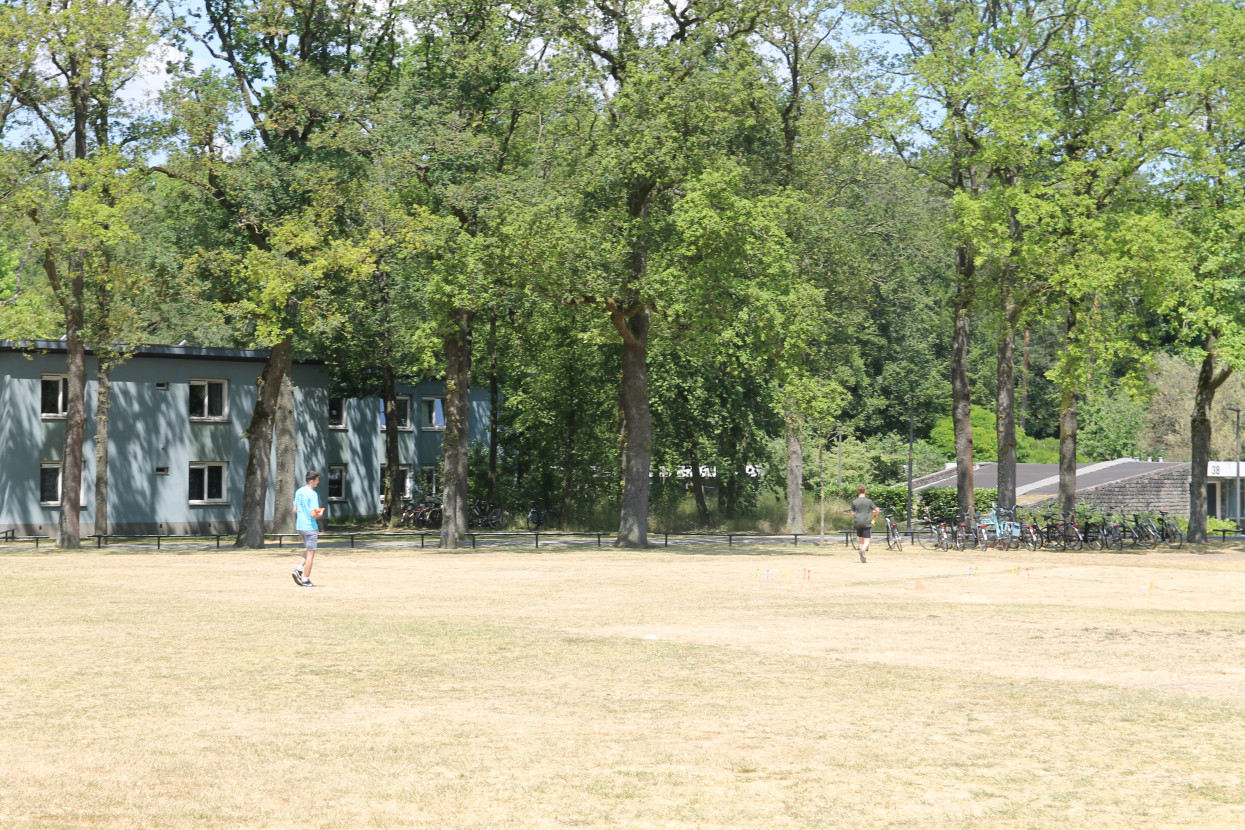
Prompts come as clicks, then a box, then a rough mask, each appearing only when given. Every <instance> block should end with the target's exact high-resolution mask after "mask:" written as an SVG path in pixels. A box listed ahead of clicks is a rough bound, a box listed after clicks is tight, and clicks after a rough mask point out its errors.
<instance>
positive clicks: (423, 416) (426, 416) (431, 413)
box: [419, 395, 445, 432]
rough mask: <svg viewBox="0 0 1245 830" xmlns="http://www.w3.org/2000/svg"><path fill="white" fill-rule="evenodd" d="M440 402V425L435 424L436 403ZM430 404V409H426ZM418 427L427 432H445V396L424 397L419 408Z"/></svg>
mask: <svg viewBox="0 0 1245 830" xmlns="http://www.w3.org/2000/svg"><path fill="white" fill-rule="evenodd" d="M437 401H440V402H441V423H440V424H439V425H438V424H437V423H436V419H437V418H436V402H437ZM428 404H432V408H431V409H430V408H429V407H428ZM419 426H420V429H423V430H425V431H427V432H445V396H444V395H424V399H423V400H422V401H421V402H420V407H419Z"/></svg>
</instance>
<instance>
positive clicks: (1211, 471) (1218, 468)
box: [1206, 461, 1240, 478]
mask: <svg viewBox="0 0 1245 830" xmlns="http://www.w3.org/2000/svg"><path fill="white" fill-rule="evenodd" d="M1237 467H1238V464H1237V462H1235V461H1212V462H1210V463H1209V464H1207V465H1206V476H1207V478H1236V477H1237V476H1238V475H1240V471H1239V470H1238V469H1237Z"/></svg>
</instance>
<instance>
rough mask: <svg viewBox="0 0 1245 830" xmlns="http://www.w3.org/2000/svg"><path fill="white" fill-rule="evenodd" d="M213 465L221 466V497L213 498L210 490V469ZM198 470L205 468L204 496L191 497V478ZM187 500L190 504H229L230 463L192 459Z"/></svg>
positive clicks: (187, 486)
mask: <svg viewBox="0 0 1245 830" xmlns="http://www.w3.org/2000/svg"><path fill="white" fill-rule="evenodd" d="M211 467H220V498H215V499H214V498H212V497H211V494H210V493H209V492H208V472H207V471H208V469H209V468H211ZM196 470H203V496H204V497H203V498H202V499H192V498H190V479H191V478H192V477H193V476H194V474H195V471H196ZM186 501H187V503H188V504H192V505H201V504H229V464H228V463H227V462H225V461H192V462H190V468H189V475H188V476H187V478H186Z"/></svg>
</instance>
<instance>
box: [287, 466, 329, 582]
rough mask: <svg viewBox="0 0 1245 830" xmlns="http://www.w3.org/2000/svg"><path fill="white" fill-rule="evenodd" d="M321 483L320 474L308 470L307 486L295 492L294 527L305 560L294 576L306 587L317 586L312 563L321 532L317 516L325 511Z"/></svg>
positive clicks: (295, 570) (295, 579)
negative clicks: (300, 541)
mask: <svg viewBox="0 0 1245 830" xmlns="http://www.w3.org/2000/svg"><path fill="white" fill-rule="evenodd" d="M319 484H320V474H319V473H317V472H316V471H315V470H308V471H307V486H306V487H300V488H298V492H297V493H295V494H294V516H295V519H294V529H295V530H297V531H298V536H299V538H301V539H302V540H303V561H302V562H300V563H299V564H298V567H297V568H295V569H294V571H293V573H292V576H293V577H294V582H295V584H298V585H301V586H303V587H304V588H314V587H315V586H314V585H312V584H311V565H312V563H313V562H315V559H316V542H317V540H318V538H319V533H320V524H319V523H318V522H317V521H316V517H318V516H320V515H321V514H322V513H323V512H324V511H322V510H321V509H320V496H319V495H318V494H317V493H316V487H318V486H319Z"/></svg>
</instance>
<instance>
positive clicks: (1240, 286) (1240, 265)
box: [1165, 2, 1245, 542]
mask: <svg viewBox="0 0 1245 830" xmlns="http://www.w3.org/2000/svg"><path fill="white" fill-rule="evenodd" d="M1170 20H1171V21H1172V22H1173V23H1174V24H1176V25H1178V26H1179V30H1178V33H1179V34H1180V35H1181V39H1180V42H1179V45H1180V47H1181V48H1180V49H1179V50H1178V51H1177V54H1178V55H1179V57H1180V59H1181V60H1180V61H1179V62H1178V63H1176V65H1175V66H1174V67H1173V68H1174V71H1175V73H1176V77H1177V78H1178V79H1179V80H1180V81H1181V82H1182V87H1183V93H1184V94H1182V95H1179V96H1176V97H1175V99H1174V101H1173V105H1172V107H1171V108H1170V109H1169V110H1168V113H1167V114H1168V115H1169V116H1172V117H1175V118H1179V123H1181V124H1182V125H1183V127H1184V130H1183V134H1182V140H1181V141H1179V142H1178V143H1176V145H1175V147H1174V152H1173V153H1172V154H1171V156H1170V158H1171V159H1172V166H1171V169H1170V170H1169V171H1167V173H1168V175H1167V176H1165V182H1166V183H1167V184H1169V185H1173V186H1174V190H1175V192H1176V194H1177V206H1178V209H1179V211H1180V215H1181V217H1182V219H1183V222H1184V224H1185V226H1186V228H1187V229H1188V231H1189V234H1190V237H1189V238H1190V249H1191V255H1192V257H1193V260H1194V278H1193V279H1192V280H1190V281H1188V282H1187V283H1185V284H1183V285H1180V286H1179V287H1178V288H1177V289H1176V290H1173V291H1171V292H1169V294H1168V295H1167V298H1168V303H1167V307H1168V310H1169V312H1170V313H1172V314H1173V315H1174V316H1175V317H1176V319H1177V321H1178V323H1179V325H1180V326H1181V328H1182V329H1184V331H1185V332H1187V339H1188V340H1189V341H1191V345H1192V347H1193V348H1192V350H1191V351H1192V355H1193V357H1194V359H1195V360H1197V361H1198V362H1199V363H1200V370H1199V372H1198V375H1197V384H1196V392H1195V398H1194V405H1193V412H1192V413H1191V416H1190V424H1189V426H1190V433H1191V443H1192V476H1191V477H1190V482H1189V534H1188V535H1189V540H1190V541H1191V542H1204V541H1206V515H1207V505H1206V474H1207V464H1208V462H1209V461H1210V460H1211V459H1210V446H1211V424H1212V422H1213V420H1214V413H1213V406H1214V400H1215V394H1216V392H1217V391H1218V390H1219V388H1220V387H1221V386H1222V385H1223V384H1224V382H1225V381H1227V379H1228V378H1229V376H1230V375H1231V374H1232V372H1233V371H1234V370H1236V369H1238V368H1240V367H1241V366H1242V365H1245V326H1243V325H1242V314H1243V313H1245V231H1243V229H1245V74H1243V73H1242V72H1241V66H1240V58H1239V54H1240V50H1239V45H1240V43H1241V42H1242V39H1243V38H1245V9H1242V8H1241V6H1240V4H1238V3H1216V2H1197V3H1192V4H1188V5H1184V6H1180V7H1178V8H1177V9H1176V10H1175V12H1174V14H1173V15H1172V17H1171V18H1170Z"/></svg>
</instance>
